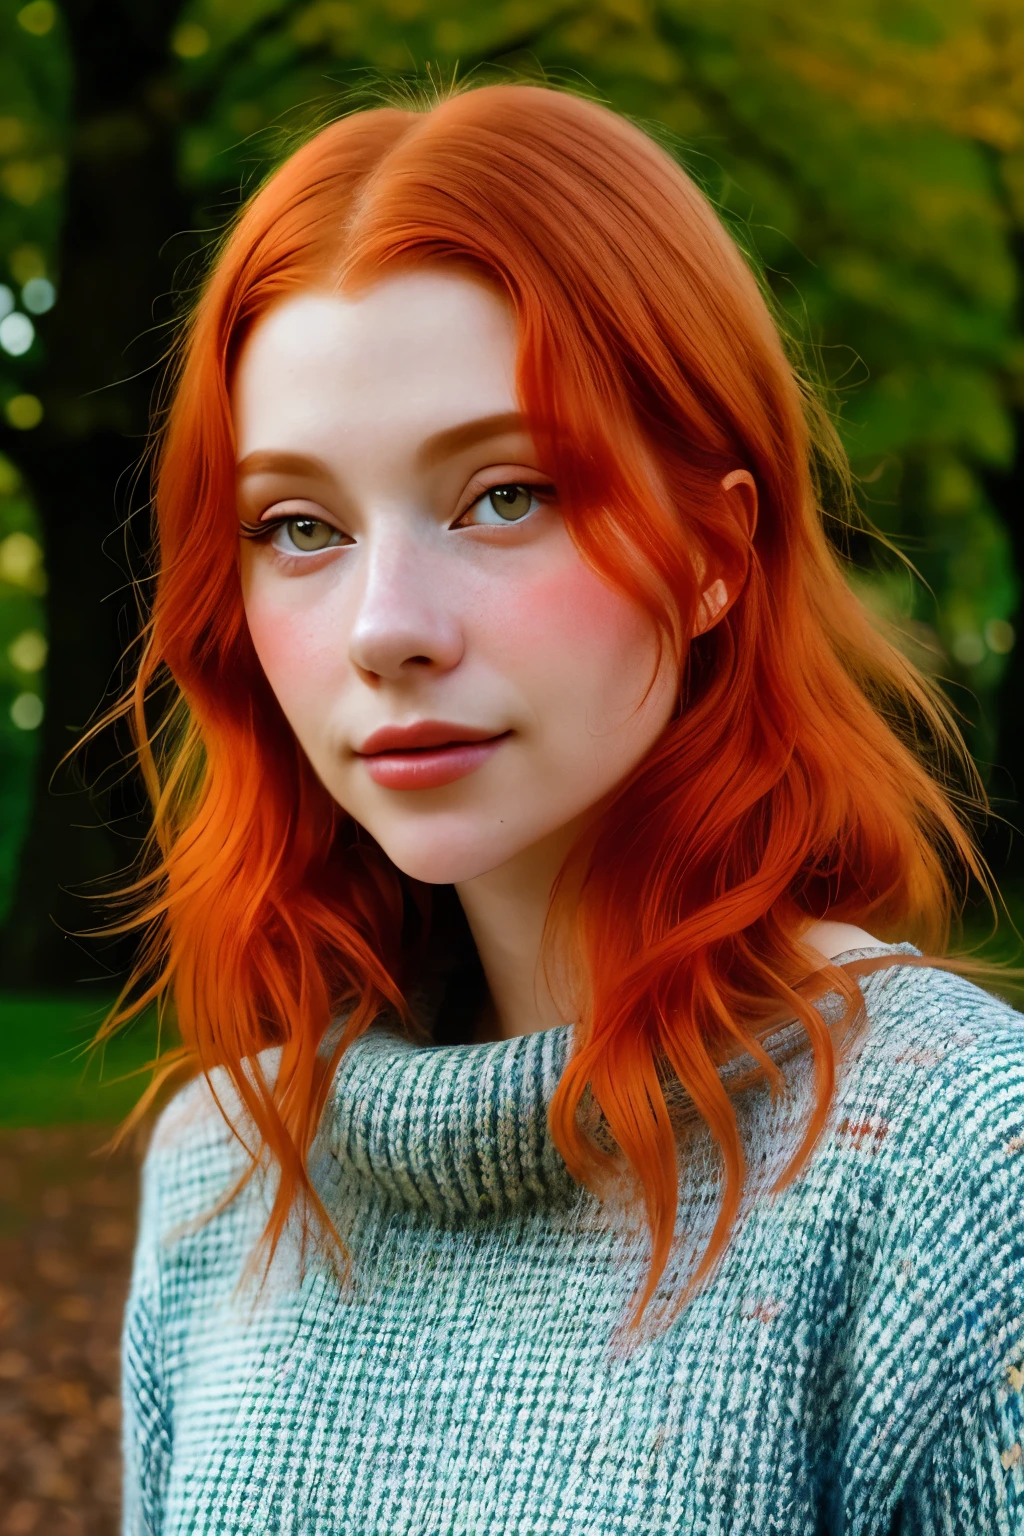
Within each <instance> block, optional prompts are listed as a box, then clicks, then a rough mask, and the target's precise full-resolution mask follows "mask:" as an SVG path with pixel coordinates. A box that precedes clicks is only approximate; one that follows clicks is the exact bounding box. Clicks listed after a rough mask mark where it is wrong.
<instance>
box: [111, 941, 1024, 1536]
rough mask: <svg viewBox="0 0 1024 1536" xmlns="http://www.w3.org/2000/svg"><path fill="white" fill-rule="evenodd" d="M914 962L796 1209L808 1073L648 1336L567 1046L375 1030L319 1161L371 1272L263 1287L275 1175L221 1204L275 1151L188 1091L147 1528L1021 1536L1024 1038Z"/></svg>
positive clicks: (854, 1069) (138, 1508)
mask: <svg viewBox="0 0 1024 1536" xmlns="http://www.w3.org/2000/svg"><path fill="white" fill-rule="evenodd" d="M884 948H885V949H887V950H888V949H891V950H892V952H893V955H894V961H893V964H892V965H891V966H887V967H885V968H884V969H881V970H879V971H876V972H874V973H872V974H870V975H869V976H867V977H866V978H864V979H863V980H862V988H863V991H864V995H865V998H866V1000H867V1012H868V1026H867V1028H866V1029H865V1030H864V1031H863V1032H862V1034H861V1036H860V1043H859V1045H858V1046H857V1047H856V1049H855V1050H854V1051H853V1052H852V1054H851V1055H850V1058H849V1061H848V1063H847V1064H846V1065H845V1066H844V1068H843V1070H842V1072H841V1075H840V1079H839V1087H838V1092H837V1098H836V1103H835V1108H834V1112H833V1114H832V1116H831V1119H830V1121H829V1125H828V1127H827V1128H826V1132H825V1134H824V1135H823V1137H822V1139H821V1140H820V1142H819V1144H818V1147H817V1149H816V1151H815V1153H814V1155H813V1157H812V1159H811V1160H810V1162H809V1164H808V1165H807V1167H806V1168H805V1171H804V1172H803V1174H802V1175H801V1176H800V1177H799V1178H798V1179H797V1180H796V1181H795V1182H794V1183H793V1184H791V1185H790V1186H789V1187H788V1188H787V1189H785V1190H784V1191H783V1192H782V1193H781V1194H779V1195H775V1196H773V1195H771V1194H770V1193H769V1192H768V1190H767V1188H766V1186H767V1184H768V1183H769V1182H770V1181H771V1179H772V1178H774V1176H775V1175H776V1173H777V1172H778V1170H779V1168H780V1167H781V1166H783V1165H784V1163H785V1161H786V1159H787V1157H788V1156H789V1155H790V1153H791V1152H792V1150H793V1148H794V1146H795V1144H796V1142H795V1137H796V1135H797V1134H798V1131H799V1120H800V1116H801V1115H802V1114H803V1113H804V1111H805V1110H806V1107H807V1104H808V1102H809V1097H808V1096H809V1095H810V1093H811V1088H812V1080H811V1074H810V1067H809V1060H808V1054H807V1052H806V1051H805V1052H802V1053H798V1054H796V1055H792V1056H791V1057H790V1059H789V1060H788V1061H787V1063H786V1065H785V1066H784V1071H785V1074H786V1078H787V1082H788V1085H789V1093H788V1094H787V1095H785V1096H782V1097H777V1098H776V1099H773V1098H772V1097H771V1095H770V1094H769V1093H768V1092H767V1090H766V1089H763V1088H761V1087H755V1088H751V1089H747V1090H745V1091H744V1092H743V1093H741V1094H740V1095H739V1097H738V1101H737V1113H738V1118H739V1121H740V1126H741V1131H742V1134H743V1137H744V1143H745V1147H746V1152H747V1158H748V1164H749V1167H750V1170H751V1184H752V1196H751V1199H750V1200H749V1201H748V1203H747V1205H746V1207H745V1209H744V1212H743V1214H742V1219H741V1221H740V1222H739V1224H738V1228H737V1231H736V1233H735V1235H734V1237H733V1239H732V1242H731V1245H730V1247H729V1248H728V1250H727V1252H726V1255H725V1257H724V1259H723V1261H722V1262H721V1264H720V1265H719V1267H718V1268H717V1270H716V1271H715V1273H714V1275H713V1276H712V1278H711V1280H710V1282H709V1283H708V1284H706V1285H705V1286H704V1287H703V1289H701V1290H700V1291H698V1293H697V1295H696V1298H695V1299H694V1300H693V1301H692V1302H691V1304H690V1305H689V1306H688V1307H687V1308H686V1309H685V1310H684V1311H683V1312H681V1313H680V1314H679V1315H678V1316H677V1317H676V1319H675V1321H674V1322H672V1323H671V1324H670V1326H669V1327H668V1328H667V1329H662V1330H661V1332H660V1333H654V1334H649V1335H648V1336H646V1337H645V1338H644V1340H643V1341H642V1342H641V1343H640V1344H639V1345H638V1346H636V1347H633V1348H632V1349H628V1348H622V1347H620V1345H619V1344H617V1343H616V1340H617V1339H619V1338H620V1337H621V1335H620V1334H619V1332H618V1330H617V1324H619V1323H620V1322H621V1319H622V1317H623V1313H624V1308H625V1306H626V1304H627V1303H628V1301H629V1299H630V1297H631V1296H632V1295H633V1293H634V1291H635V1289H636V1286H637V1283H638V1281H639V1280H640V1279H642V1276H643V1274H644V1272H645V1268H646V1259H647V1246H646V1244H647V1239H646V1236H645V1231H646V1229H645V1228H644V1227H643V1224H642V1222H641V1223H640V1224H639V1227H638V1226H637V1224H636V1223H635V1222H634V1223H633V1224H632V1225H631V1224H630V1223H629V1222H628V1221H624V1220H622V1219H621V1217H614V1218H613V1217H612V1216H610V1215H608V1214H606V1208H605V1207H602V1206H601V1205H599V1203H598V1202H597V1201H596V1200H595V1199H594V1197H593V1196H591V1195H590V1194H589V1193H588V1192H586V1191H582V1190H580V1189H579V1187H578V1186H576V1185H574V1184H573V1182H572V1181H571V1179H570V1178H569V1175H568V1172H567V1170H566V1168H565V1165H564V1164H563V1163H562V1161H561V1159H560V1157H559V1156H558V1153H557V1152H556V1150H555V1148H554V1147H553V1145H552V1142H551V1139H550V1135H549V1132H548V1129H547V1122H546V1107H547V1104H548V1102H549V1101H550V1098H551V1095H552V1093H553V1091H554V1088H555V1085H556V1083H557V1081H558V1078H559V1076H560V1073H561V1070H562V1067H563V1065H564V1063H565V1061H566V1059H567V1056H568V1053H569V1051H570V1049H571V1037H572V1027H571V1026H568V1025H567V1026H564V1027H562V1028H556V1029H550V1030H547V1031H544V1032H542V1033H539V1034H533V1035H527V1036H523V1037H518V1038H515V1039H511V1040H503V1041H500V1042H497V1043H494V1044H487V1045H440V1046H427V1047H423V1046H419V1045H414V1044H413V1043H412V1042H411V1041H410V1040H408V1039H407V1038H406V1037H405V1036H404V1035H402V1034H401V1032H400V1031H399V1030H398V1029H397V1028H396V1027H394V1026H391V1027H388V1026H386V1025H374V1026H373V1027H372V1028H371V1030H370V1031H369V1033H368V1034H366V1035H364V1036H363V1037H361V1038H360V1039H359V1040H358V1041H356V1042H355V1044H354V1045H353V1046H352V1047H351V1048H350V1049H349V1051H348V1052H347V1054H346V1055H345V1057H344V1058H343V1060H342V1062H341V1065H340V1067H339V1069H338V1074H337V1078H336V1080H335V1082H334V1084H333V1086H332V1093H331V1098H330V1100H329V1102H328V1106H327V1109H326V1111H325V1114H324V1117H323V1121H322V1124H321V1130H320V1135H319V1137H318V1141H317V1143H316V1145H315V1148H314V1153H313V1156H312V1158H311V1171H312V1173H313V1177H314V1179H315V1181H316V1183H317V1187H318V1188H319V1190H320V1191H321V1192H322V1194H323V1197H324V1199H325V1201H326V1203H327V1205H328V1207H329V1209H330V1211H331V1212H332V1214H333V1215H334V1216H335V1217H336V1219H337V1221H338V1225H339V1228H340V1230H341V1232H342V1235H343V1237H345V1239H346V1240H347V1242H348V1244H349V1246H350V1248H351V1251H352V1253H353V1258H354V1265H353V1270H352V1272H351V1275H350V1277H349V1278H348V1279H347V1280H345V1281H344V1282H342V1281H339V1279H338V1278H337V1277H336V1275H335V1274H334V1273H333V1272H332V1271H331V1270H330V1269H329V1268H328V1266H327V1264H326V1262H325V1261H320V1260H315V1261H314V1262H313V1264H312V1265H311V1266H308V1267H307V1268H306V1270H305V1272H302V1271H301V1270H300V1268H299V1267H298V1265H297V1260H296V1253H295V1250H294V1247H293V1246H290V1245H289V1244H288V1243H286V1244H285V1245H284V1246H283V1248H282V1250H280V1251H279V1254H278V1258H277V1260H276V1261H275V1264H274V1266H273V1268H272V1271H271V1275H270V1279H269V1281H268V1283H267V1285H266V1286H265V1288H264V1290H263V1291H262V1292H261V1293H259V1294H258V1295H256V1294H255V1293H254V1292H253V1291H247V1290H245V1289H244V1288H241V1289H239V1288H238V1286H237V1281H238V1280H239V1277H240V1274H241V1271H242V1269H243V1266H244V1263H245V1260H246V1258H247V1256H248V1255H249V1252H250V1249H251V1246H252V1244H253V1243H254V1242H255V1241H256V1239H257V1237H258V1235H259V1233H260V1231H261V1229H262V1226H263V1223H264V1221H265V1219H266V1212H267V1201H268V1198H269V1194H268V1187H269V1186H268V1180H267V1179H264V1180H263V1181H262V1182H260V1181H254V1182H253V1183H252V1184H250V1185H249V1186H248V1188H247V1189H246V1190H245V1192H244V1193H243V1194H242V1195H241V1196H240V1197H238V1198H237V1199H235V1200H234V1201H233V1202H232V1203H229V1204H228V1205H226V1206H225V1207H224V1208H223V1209H221V1210H220V1212H219V1214H217V1215H215V1216H214V1217H213V1218H212V1219H211V1220H208V1221H206V1222H205V1223H202V1222H199V1221H197V1220H196V1218H199V1217H202V1216H203V1215H205V1214H207V1213H208V1212H209V1211H210V1208H211V1207H212V1206H213V1205H214V1204H215V1203H216V1202H217V1201H218V1200H219V1199H220V1197H221V1196H222V1195H223V1194H224V1193H225V1191H226V1190H227V1188H228V1186H229V1185H230V1184H231V1182H232V1180H233V1179H234V1178H235V1177H236V1176H237V1174H238V1172H239V1171H240V1169H241V1168H242V1167H244V1165H245V1154H244V1152H242V1150H241V1149H240V1147H239V1144H238V1142H237V1140H236V1139H235V1138H234V1137H233V1136H232V1135H231V1133H230V1132H229V1131H228V1130H227V1129H226V1128H225V1126H224V1122H223V1120H222V1118H221V1116H220V1113H219V1112H218V1110H217V1109H216V1107H215V1105H214V1102H213V1100H212V1097H211V1095H210V1091H209V1088H208V1087H207V1085H206V1084H205V1082H203V1081H199V1082H198V1083H196V1084H193V1085H191V1086H190V1087H189V1088H187V1089H185V1090H184V1092H183V1093H182V1094H180V1095H179V1096H178V1097H177V1098H176V1099H175V1100H174V1101H173V1103H172V1104H171V1105H170V1106H169V1107H168V1109H167V1110H166V1111H165V1113H164V1115H163V1117H162V1119H161V1121H160V1123H159V1125H158V1128H157V1130H156V1132H155V1134H154V1138H153V1141H152V1144H151V1147H150V1150H149V1153H148V1155H147V1159H146V1164H145V1170H144V1192H143V1203H142V1217H141V1228H140V1232H139V1238H138V1247H137V1252H136V1259H135V1270H134V1279H133V1284H132V1291H131V1296H130V1300H129V1303H128V1308H127V1313H126V1317H125V1326H124V1357H123V1358H124V1406H125V1430H124V1436H125V1438H124V1450H125V1468H126V1472H125V1508H124V1531H125V1533H127V1536H141V1533H147V1536H184V1533H186V1532H188V1533H194V1536H200V1533H201V1536H212V1533H214V1532H216V1533H218V1536H228V1533H230V1536H243V1533H244V1536H256V1533H259V1536H263V1533H271V1532H273V1533H278V1532H280V1533H288V1536H371V1533H373V1536H413V1533H415V1536H441V1533H444V1536H455V1533H464V1536H503V1533H509V1536H510V1533H515V1536H527V1533H530V1536H620V1533H621V1536H626V1533H629V1536H655V1533H667V1532H677V1533H684V1532H685V1533H700V1536H705V1533H706V1536H711V1533H726V1532H728V1533H731V1536H740V1533H752V1536H753V1533H757V1536H766V1533H779V1536H824V1533H829V1536H894V1533H900V1536H939V1533H943V1536H954V1533H956V1536H971V1533H978V1536H981V1533H985V1536H989V1533H1003V1536H1006V1533H1015V1536H1021V1533H1024V1448H1022V1447H1024V1399H1022V1396H1021V1390H1022V1388H1024V1205H1022V1202H1021V1198H1020V1187H1019V1185H1018V1182H1017V1181H1018V1179H1019V1178H1020V1174H1021V1170H1022V1169H1024V1018H1022V1017H1021V1015H1020V1014H1018V1013H1015V1012H1014V1011H1013V1010H1012V1009H1011V1008H1009V1007H1008V1006H1007V1005H1006V1004H1004V1003H1002V1002H999V1001H997V1000H996V999H994V998H992V997H990V996H989V995H988V994H986V993H984V992H982V991H980V990H979V989H978V988H976V987H975V986H973V985H971V984H970V983H968V982H966V981H963V980H961V979H959V978H957V977H955V976H953V975H952V974H950V973H949V972H947V971H943V970H939V969H933V968H928V969H925V968H915V967H908V966H902V965H900V964H899V954H900V952H905V953H917V951H915V950H913V948H912V946H910V945H906V944H904V945H898V946H884ZM870 953H872V951H848V952H847V954H846V955H844V956H842V957H838V958H840V959H846V960H849V959H851V958H854V957H855V956H861V955H865V954H870ZM835 1001H836V1000H835V999H834V998H833V999H831V1000H825V1001H824V1002H823V1003H820V1004H819V1007H820V1008H821V1009H822V1011H823V1012H826V1013H827V1009H828V1008H829V1007H830V1006H832V1003H834V1002H835ZM790 1030H791V1032H792V1030H793V1026H790ZM215 1086H216V1088H217V1091H218V1094H221V1095H224V1094H225V1093H226V1091H227V1085H226V1084H225V1083H224V1082H223V1081H221V1082H219V1083H217V1084H216V1085H215ZM680 1161H681V1210H680V1220H679V1229H678V1230H679V1233H680V1239H681V1242H680V1253H681V1254H682V1258H680V1259H678V1260H677V1261H676V1268H675V1271H674V1275H671V1276H669V1279H668V1282H667V1284H668V1288H669V1289H671V1285H672V1284H676V1283H678V1282H679V1280H680V1278H685V1272H686V1265H687V1263H689V1262H691V1261H692V1251H693V1247H694V1245H695V1246H696V1248H697V1249H700V1247H701V1246H702V1244H703V1242H704V1240H705V1239H706V1236H707V1233H708V1231H709V1230H710V1223H711V1222H712V1221H713V1217H714V1214H715V1208H716V1204H717V1198H718V1187H717V1180H718V1173H717V1164H716V1160H715V1157H714V1155H713V1146H712V1144H711V1143H710V1141H709V1140H708V1138H707V1136H706V1134H705V1133H704V1132H703V1128H702V1127H698V1129H697V1130H696V1131H695V1132H694V1133H693V1135H692V1138H691V1140H690V1141H689V1143H688V1144H687V1146H686V1149H685V1155H684V1156H682V1157H681V1160H680ZM268 1178H269V1176H268ZM688 1244H689V1246H688ZM687 1254H690V1258H687ZM680 1266H681V1267H680ZM663 1291H665V1287H663Z"/></svg>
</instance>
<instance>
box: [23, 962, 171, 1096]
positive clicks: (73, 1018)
mask: <svg viewBox="0 0 1024 1536" xmlns="http://www.w3.org/2000/svg"><path fill="white" fill-rule="evenodd" d="M112 1001H113V999H112V998H110V997H107V996H97V995H96V993H95V992H93V991H89V992H88V993H87V994H84V995H82V996H71V997H69V996H63V997H54V996H50V997H47V996H43V995H41V994H38V993H34V994H23V995H17V994H12V993H7V994H0V1125H5V1126H27V1125H30V1126H39V1125H67V1124H70V1123H73V1122H80V1121H84V1120H100V1121H106V1122H108V1123H111V1122H114V1121H117V1120H120V1119H121V1118H122V1117H123V1116H124V1115H126V1114H127V1113H128V1111H129V1110H130V1109H131V1108H132V1106H133V1105H134V1104H135V1102H136V1100H137V1099H138V1097H139V1095H140V1094H141V1093H142V1090H143V1089H144V1088H145V1086H146V1083H147V1081H148V1074H146V1073H145V1072H142V1073H138V1075H137V1076H130V1075H129V1074H131V1073H133V1072H138V1068H140V1067H143V1066H144V1065H145V1063H146V1062H147V1061H149V1060H150V1059H151V1058H152V1056H153V1054H154V1053H155V1050H156V1022H155V1019H154V1018H153V1017H152V1016H147V1017H144V1018H142V1019H141V1020H140V1021H138V1022H137V1023H135V1024H133V1025H132V1026H131V1027H130V1028H129V1029H127V1030H126V1031H124V1032H123V1033H122V1034H121V1035H119V1036H118V1037H116V1038H115V1039H114V1040H113V1041H112V1042H111V1043H110V1044H108V1045H107V1046H105V1047H104V1049H103V1050H102V1052H101V1051H90V1050H89V1042H90V1041H91V1039H92V1037H93V1035H94V1034H95V1032H96V1029H97V1027H98V1025H99V1023H100V1021H101V1020H102V1018H103V1017H104V1015H105V1013H106V1012H107V1010H108V1008H109V1007H110V1005H111V1003H112Z"/></svg>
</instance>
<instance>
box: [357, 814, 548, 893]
mask: <svg viewBox="0 0 1024 1536" xmlns="http://www.w3.org/2000/svg"><path fill="white" fill-rule="evenodd" d="M502 830H504V829H502ZM367 831H369V832H370V834H371V835H372V836H373V837H374V838H375V839H376V841H377V842H378V843H379V844H380V846H381V848H383V850H384V852H385V853H386V854H387V856H388V858H389V859H390V860H391V862H392V864H394V865H395V867H396V868H397V869H400V870H401V871H402V873H403V874H405V875H408V876H409V877H410V878H411V879H413V880H422V881H423V883H424V885H459V884H461V883H462V882H463V881H465V880H474V879H476V877H477V876H478V875H485V874H487V873H488V872H489V871H490V870H492V869H498V868H500V866H501V865H502V864H506V863H507V862H508V861H509V859H512V858H515V856H516V854H517V853H520V852H522V850H523V849H524V848H525V847H528V846H529V845H530V843H531V842H532V841H533V839H532V838H531V837H529V836H526V837H511V836H502V837H495V835H494V830H493V828H490V829H487V830H486V831H485V830H484V829H479V828H478V829H475V830H473V829H469V828H465V829H453V828H452V827H451V826H450V825H449V826H448V827H446V828H441V827H434V828H431V829H430V831H429V832H426V831H424V834H421V835H407V836H402V835H398V836H396V835H393V834H392V835H390V836H389V835H387V834H386V833H382V832H381V831H377V830H374V828H373V827H368V828H367Z"/></svg>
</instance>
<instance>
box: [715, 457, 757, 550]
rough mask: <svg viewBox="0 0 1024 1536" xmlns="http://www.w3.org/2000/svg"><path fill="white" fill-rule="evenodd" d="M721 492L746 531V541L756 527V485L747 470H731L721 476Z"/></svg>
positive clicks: (751, 536) (750, 537)
mask: <svg viewBox="0 0 1024 1536" xmlns="http://www.w3.org/2000/svg"><path fill="white" fill-rule="evenodd" d="M722 490H723V491H724V493H725V495H726V496H727V497H728V499H729V501H730V502H731V504H732V508H733V514H734V516H735V517H736V519H737V521H738V522H739V523H740V524H741V526H742V527H744V528H745V529H746V534H747V538H748V539H752V538H753V537H754V529H755V528H756V527H757V484H756V482H755V480H754V477H753V475H752V474H751V473H750V470H749V469H731V470H730V471H729V473H728V474H727V475H725V476H723V479H722Z"/></svg>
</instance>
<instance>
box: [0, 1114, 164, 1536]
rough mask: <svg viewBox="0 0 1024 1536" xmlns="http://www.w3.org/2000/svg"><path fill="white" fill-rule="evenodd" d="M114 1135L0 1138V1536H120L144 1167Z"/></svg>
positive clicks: (57, 1130) (72, 1129) (29, 1133)
mask: <svg viewBox="0 0 1024 1536" xmlns="http://www.w3.org/2000/svg"><path fill="white" fill-rule="evenodd" d="M110 1134H111V1132H110V1127H107V1126H97V1125H75V1126H60V1127H52V1128H48V1129H45V1130H2V1131H0V1536H115V1533H116V1531H117V1529H118V1511H119V1504H120V1490H119V1482H120V1454H119V1444H118V1433H119V1419H120V1410H119V1400H118V1368H119V1367H118V1337H119V1334H120V1328H121V1312H122V1308H123V1306H124V1298H125V1293H126V1290H127V1286H128V1275H129V1270H130V1266H131V1252H132V1241H133V1236H134V1224H135V1207H136V1200H137V1187H138V1157H137V1155H136V1154H135V1153H133V1152H130V1151H124V1152H119V1153H117V1154H116V1155H114V1156H111V1157H108V1156H96V1155H95V1154H96V1152H97V1151H98V1149H99V1148H100V1147H102V1146H103V1144H104V1142H105V1141H106V1140H107V1139H108V1138H109V1136H110Z"/></svg>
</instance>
